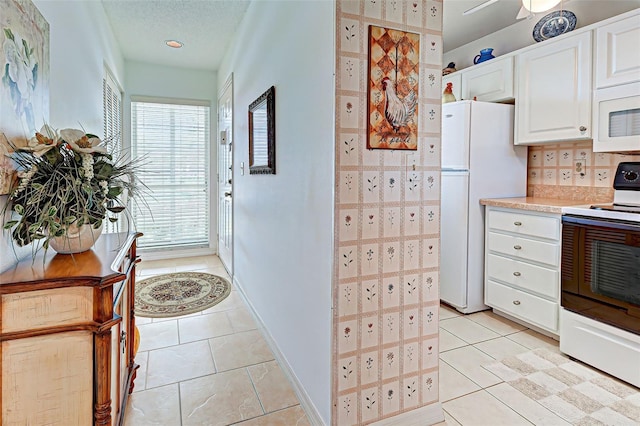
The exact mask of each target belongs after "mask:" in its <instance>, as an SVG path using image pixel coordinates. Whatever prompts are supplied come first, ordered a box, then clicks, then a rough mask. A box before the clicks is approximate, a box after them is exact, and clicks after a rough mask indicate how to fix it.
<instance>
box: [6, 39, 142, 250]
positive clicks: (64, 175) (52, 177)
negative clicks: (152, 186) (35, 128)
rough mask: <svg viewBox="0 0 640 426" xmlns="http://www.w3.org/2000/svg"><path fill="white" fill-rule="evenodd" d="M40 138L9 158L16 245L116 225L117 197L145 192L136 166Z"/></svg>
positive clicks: (100, 152)
mask: <svg viewBox="0 0 640 426" xmlns="http://www.w3.org/2000/svg"><path fill="white" fill-rule="evenodd" d="M5 34H6V30H5ZM38 135H39V137H40V138H41V139H38V140H37V141H34V139H32V141H31V142H30V146H29V147H26V148H22V149H16V153H14V155H12V159H13V160H14V162H15V163H16V164H17V165H18V170H20V173H19V175H18V176H19V179H18V180H17V182H16V183H15V185H14V187H13V188H12V190H11V192H10V195H9V201H10V202H9V203H7V205H6V206H5V208H4V210H3V213H4V212H6V209H8V208H11V209H12V210H13V211H14V212H15V213H17V214H18V215H19V219H17V220H9V221H7V222H6V223H4V224H3V228H4V229H11V236H12V238H13V240H14V242H15V243H16V244H18V245H19V246H25V245H27V244H31V243H33V242H35V241H38V240H43V246H42V247H43V248H45V249H46V248H48V246H49V240H50V239H51V238H53V237H60V236H65V235H66V234H67V230H68V229H69V227H70V226H71V225H77V226H81V225H82V224H90V225H92V227H93V228H96V229H97V228H99V227H100V226H101V225H102V223H103V221H104V220H105V219H108V220H109V221H110V222H114V221H116V220H117V217H115V215H117V214H119V213H122V212H123V211H124V210H125V206H124V204H123V203H122V202H121V201H120V200H119V198H118V197H119V196H120V195H122V194H123V193H126V194H127V195H128V196H129V197H136V196H137V195H138V190H139V186H142V187H143V188H144V185H141V184H140V182H138V180H137V179H136V177H135V173H134V172H135V170H136V168H137V163H136V162H130V161H125V160H124V159H118V160H116V161H113V160H112V156H111V155H110V154H108V153H106V152H104V151H106V150H104V149H102V150H100V149H99V148H96V149H94V147H93V146H92V147H90V148H89V149H84V150H82V149H79V148H78V146H77V145H74V144H73V143H71V144H70V143H67V142H65V141H64V140H62V138H60V137H59V136H57V135H49V137H44V138H43V137H42V134H38ZM54 136H55V137H54ZM87 136H88V138H92V137H93V138H95V139H94V140H96V143H97V142H99V140H97V138H96V137H94V136H93V135H87ZM84 142H86V141H84ZM74 149H75V150H74ZM78 151H79V152H78ZM12 219H15V218H12Z"/></svg>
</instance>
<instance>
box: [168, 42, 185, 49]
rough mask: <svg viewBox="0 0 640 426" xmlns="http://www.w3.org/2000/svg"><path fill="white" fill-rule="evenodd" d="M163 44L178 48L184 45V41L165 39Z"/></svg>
mask: <svg viewBox="0 0 640 426" xmlns="http://www.w3.org/2000/svg"><path fill="white" fill-rule="evenodd" d="M164 44H166V45H167V46H169V47H173V48H174V49H180V48H181V47H182V46H183V45H184V43H182V42H181V41H178V40H166V41H165V42H164Z"/></svg>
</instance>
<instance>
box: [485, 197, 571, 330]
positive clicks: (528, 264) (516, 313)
mask: <svg viewBox="0 0 640 426" xmlns="http://www.w3.org/2000/svg"><path fill="white" fill-rule="evenodd" d="M486 213H487V214H486V225H485V226H486V229H485V253H486V256H485V303H486V304H487V305H489V306H491V307H492V308H494V310H496V311H501V312H504V313H506V314H508V315H511V316H512V317H515V318H518V319H520V320H522V321H524V322H526V323H528V324H532V325H535V326H536V327H539V328H542V329H544V330H547V331H549V332H552V333H554V334H557V333H558V313H559V297H560V235H561V234H560V227H561V222H560V215H558V214H549V213H538V212H532V211H525V210H517V209H504V208H498V207H491V206H487V212H486Z"/></svg>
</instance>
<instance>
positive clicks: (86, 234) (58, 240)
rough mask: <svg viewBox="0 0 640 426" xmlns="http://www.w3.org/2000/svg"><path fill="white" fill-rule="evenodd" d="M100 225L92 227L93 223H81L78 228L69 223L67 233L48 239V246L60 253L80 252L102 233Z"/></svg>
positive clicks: (87, 247) (92, 243)
mask: <svg viewBox="0 0 640 426" xmlns="http://www.w3.org/2000/svg"><path fill="white" fill-rule="evenodd" d="M102 227H103V225H100V227H99V228H97V229H94V228H93V225H82V226H80V227H79V228H78V226H76V224H75V223H72V224H71V225H69V229H68V230H67V234H66V235H63V236H61V237H54V238H52V239H51V240H49V246H50V247H51V248H52V249H54V250H55V251H57V252H58V253H62V254H70V253H81V252H83V251H87V250H89V249H90V248H91V247H93V245H94V244H95V242H96V240H97V239H98V238H99V237H100V234H102Z"/></svg>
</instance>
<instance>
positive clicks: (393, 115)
mask: <svg viewBox="0 0 640 426" xmlns="http://www.w3.org/2000/svg"><path fill="white" fill-rule="evenodd" d="M369 60H370V63H369V85H368V90H367V95H368V98H369V103H368V108H367V114H368V115H369V119H368V121H369V128H368V132H367V149H392V150H417V149H418V112H419V109H420V107H419V106H418V94H419V93H420V87H419V82H420V35H419V34H416V33H410V32H406V31H400V30H394V29H390V28H383V27H377V26H375V25H371V26H369ZM433 79H434V80H435V74H434V75H433Z"/></svg>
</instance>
